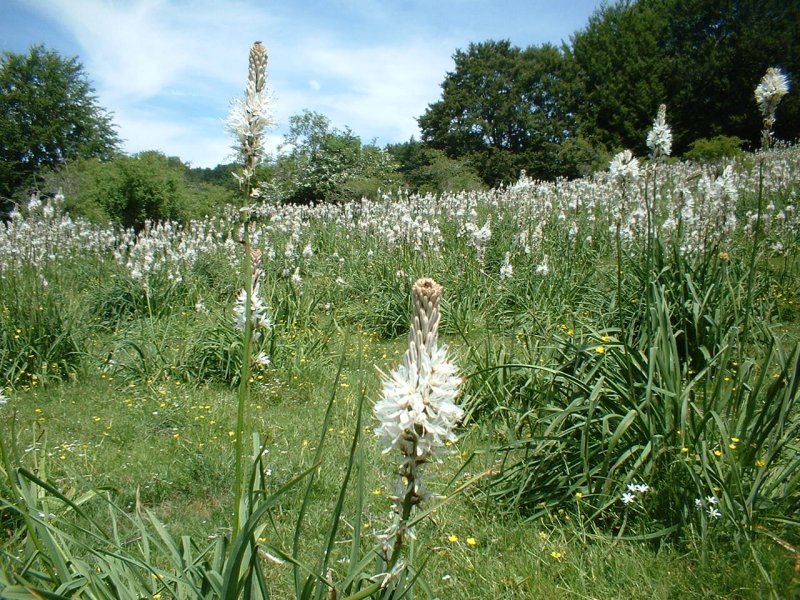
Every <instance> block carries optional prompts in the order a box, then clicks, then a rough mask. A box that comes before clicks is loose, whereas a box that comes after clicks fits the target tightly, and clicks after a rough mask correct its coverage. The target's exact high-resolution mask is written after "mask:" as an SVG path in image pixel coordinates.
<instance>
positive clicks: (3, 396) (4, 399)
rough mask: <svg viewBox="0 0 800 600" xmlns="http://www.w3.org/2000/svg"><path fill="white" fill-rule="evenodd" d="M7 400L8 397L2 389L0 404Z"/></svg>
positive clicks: (0, 391)
mask: <svg viewBox="0 0 800 600" xmlns="http://www.w3.org/2000/svg"><path fill="white" fill-rule="evenodd" d="M6 402H8V398H7V397H6V395H5V394H3V392H2V390H0V406H3V404H5V403H6Z"/></svg>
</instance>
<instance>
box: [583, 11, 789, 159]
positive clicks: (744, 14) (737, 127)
mask: <svg viewBox="0 0 800 600" xmlns="http://www.w3.org/2000/svg"><path fill="white" fill-rule="evenodd" d="M571 42H572V43H571V49H570V57H571V59H572V60H573V61H574V67H575V69H576V70H575V80H576V81H578V82H579V84H580V87H579V90H578V94H577V96H576V98H577V99H578V102H576V103H575V104H574V105H573V106H572V107H571V111H572V112H574V113H575V114H576V115H577V118H578V122H579V132H580V133H581V135H583V136H584V137H585V138H587V139H591V140H593V141H594V142H595V143H597V144H600V145H604V146H606V147H608V148H609V149H619V148H622V147H626V148H630V149H632V150H634V151H636V152H637V153H639V154H645V153H646V152H647V149H646V147H645V139H646V136H647V132H648V130H649V128H650V127H651V125H652V121H653V118H654V116H655V114H656V111H657V109H658V106H659V104H662V103H666V105H667V120H668V122H669V123H670V125H671V126H672V130H673V135H674V139H673V152H674V153H676V154H681V153H683V152H685V151H686V150H687V149H688V148H690V146H691V143H692V142H693V141H694V140H696V139H699V138H716V137H718V136H735V137H739V138H742V139H743V140H747V141H749V142H750V145H751V147H757V146H758V143H759V136H760V131H761V122H760V115H759V112H758V108H757V106H756V103H755V101H754V99H753V90H754V88H755V86H756V84H757V83H758V82H759V80H760V79H761V77H762V76H763V75H764V73H765V72H766V70H767V68H768V67H773V66H775V67H781V68H782V70H783V71H784V72H785V73H788V74H789V75H790V77H794V78H796V77H797V76H798V74H800V3H798V2H796V1H795V2H787V1H786V0H638V1H637V2H632V1H630V0H627V1H621V2H617V3H616V4H614V5H610V6H608V5H607V6H603V7H602V8H600V9H599V10H598V11H597V12H596V13H595V14H594V15H593V16H592V17H591V18H590V20H589V23H588V25H587V26H586V28H585V29H583V30H581V31H579V32H577V33H575V34H574V35H573V36H572V39H571ZM779 112H780V114H779V118H778V121H777V124H776V134H777V136H778V137H780V138H783V139H786V140H794V139H796V138H797V136H798V135H800V97H798V94H789V96H788V97H787V98H786V99H785V101H784V102H782V103H781V107H780V109H779Z"/></svg>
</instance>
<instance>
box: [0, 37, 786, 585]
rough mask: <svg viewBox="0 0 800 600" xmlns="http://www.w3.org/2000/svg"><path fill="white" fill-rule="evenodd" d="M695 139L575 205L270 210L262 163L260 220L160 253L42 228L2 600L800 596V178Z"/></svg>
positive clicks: (27, 209) (19, 405) (3, 256)
mask: <svg viewBox="0 0 800 600" xmlns="http://www.w3.org/2000/svg"><path fill="white" fill-rule="evenodd" d="M259 46H260V45H258V44H257V45H256V46H254V49H253V51H252V53H251V83H252V85H251V86H250V87H251V88H252V89H250V88H248V101H250V99H251V98H250V96H253V97H254V98H255V99H257V94H258V93H259V88H258V86H259V85H262V86H263V76H261V78H259V77H258V76H257V75H258V73H259V72H261V71H259V69H262V70H263V69H265V61H266V54H265V52H263V48H262V49H261V52H262V54H263V56H262V54H259ZM259 57H261V58H259ZM259 60H261V61H262V62H263V63H264V64H261V66H260V67H259V64H260V63H259V62H258V61H259ZM254 65H255V66H254ZM253 73H256V75H253ZM259 82H260V83H259ZM784 93H785V92H784ZM237 106H238V105H237ZM247 107H248V105H247V102H245V103H243V104H242V105H241V106H240V107H239V109H240V110H243V111H245V112H244V113H243V115H244V116H243V117H242V119H239V121H237V123H239V126H240V127H245V126H247V127H250V126H252V127H256V128H258V127H259V126H260V125H258V122H256V123H255V124H253V122H252V119H251V120H250V121H248V120H247V119H246V118H245V117H247V118H251V117H252V115H253V114H257V112H258V111H257V110H256V108H257V107H256V108H253V107H252V106H251V107H250V108H249V109H248V108H247ZM247 110H250V112H247ZM772 111H773V113H774V107H773V108H772ZM248 115H249V116H248ZM256 121H257V119H256ZM248 123H249V125H248ZM262 125H263V124H262ZM245 133H247V131H245ZM668 133H669V132H668V129H667V128H666V124H665V123H664V116H663V110H662V111H661V112H660V113H659V117H658V118H657V120H656V122H655V124H654V128H653V134H652V136H651V137H652V139H650V138H649V139H648V143H649V145H650V147H651V149H652V150H653V152H652V154H651V157H650V158H649V159H648V160H642V161H641V162H640V161H639V160H638V159H637V158H636V157H634V156H633V155H632V154H631V153H630V152H627V151H626V152H621V153H620V154H618V155H617V156H616V157H615V158H614V160H613V161H612V162H611V165H610V167H609V169H608V170H607V171H604V172H601V173H596V174H594V175H593V176H592V177H589V178H584V179H579V180H572V181H555V182H540V181H533V180H531V179H528V178H527V177H525V176H522V177H521V178H520V179H519V180H518V181H517V182H515V183H514V184H513V185H509V186H507V187H503V188H499V189H493V190H489V191H484V192H465V193H452V194H443V195H440V196H418V195H411V194H408V193H405V192H403V191H387V192H386V193H385V194H383V195H382V196H381V197H380V198H377V199H374V200H372V199H363V200H361V201H360V202H351V203H347V204H342V205H322V206H295V205H270V204H265V203H262V202H259V201H257V200H256V201H253V199H257V198H258V196H259V193H258V189H257V187H255V184H253V183H252V182H250V179H249V176H248V173H252V166H253V164H254V163H253V161H254V160H255V153H253V152H250V153H248V151H247V149H248V148H250V146H248V145H247V144H250V142H251V141H252V140H253V139H255V140H257V139H258V137H259V136H258V132H256V133H253V132H250V135H249V137H248V135H243V138H242V139H243V141H242V148H243V165H244V168H243V171H242V174H240V175H238V177H239V178H240V179H241V180H242V181H243V183H244V190H245V194H244V195H245V197H246V198H247V199H248V202H247V204H246V206H242V207H227V208H225V209H224V210H222V211H221V213H220V214H219V215H218V216H217V217H215V218H210V219H206V220H203V221H197V222H191V223H182V224H181V223H173V222H160V223H150V224H148V225H147V226H146V227H145V228H144V229H143V230H141V231H133V230H120V229H119V228H115V227H112V226H109V225H97V224H93V223H90V222H88V221H84V220H80V219H74V218H72V217H71V216H70V215H69V214H66V213H65V212H64V210H63V198H61V196H60V195H58V194H56V195H54V196H53V197H47V198H44V197H33V198H31V199H30V200H29V202H27V204H26V205H25V206H22V207H20V208H19V209H18V210H16V211H15V212H14V213H13V214H12V215H11V218H10V220H9V221H8V222H7V223H4V225H3V227H2V228H1V229H0V386H2V387H1V388H0V431H2V438H0V440H1V441H2V442H1V443H0V450H2V452H0V458H1V459H2V464H0V469H1V471H2V472H1V473H0V475H2V476H1V477H0V527H1V528H2V530H3V532H4V537H3V539H2V541H0V594H2V595H3V597H7V598H10V599H16V598H28V597H35V598H44V597H46V598H72V597H80V598H109V599H111V598H131V599H134V598H143V597H147V598H149V597H152V598H231V599H233V598H239V597H245V598H266V597H269V595H270V594H272V595H273V596H277V597H289V596H294V597H297V598H311V597H314V598H323V597H329V598H350V599H356V598H367V597H382V598H399V597H403V596H404V595H406V594H410V593H412V591H416V593H417V594H418V595H424V596H425V597H429V598H434V597H442V598H444V597H447V598H463V597H480V596H489V597H508V598H530V597H551V596H553V595H555V594H563V593H566V594H567V595H570V594H572V595H580V596H581V597H608V598H612V597H623V596H632V597H664V598H667V597H676V596H679V597H692V595H694V596H693V597H711V596H725V597H765V596H772V597H790V596H791V595H792V594H796V593H797V592H798V590H800V588H799V587H798V585H800V584H799V582H798V565H800V552H799V551H798V547H800V532H799V530H798V525H800V520H798V514H800V488H798V483H799V482H800V414H798V399H799V397H800V354H798V341H800V327H798V321H799V320H800V306H799V305H798V302H800V277H799V276H798V275H800V265H798V254H797V251H796V248H797V247H798V241H800V214H799V213H800V211H798V208H797V202H798V194H800V148H798V147H797V146H786V147H774V148H771V149H768V150H765V151H762V152H758V153H755V154H744V153H743V154H741V155H740V156H738V157H736V158H733V159H730V160H726V161H721V162H719V163H715V164H706V163H704V164H692V163H687V162H680V161H677V160H671V159H669V158H668V156H667V155H668V154H669V151H668V146H669V143H668V142H669V141H670V139H671V138H670V137H669V136H668V135H667V134H668ZM765 142H766V143H765V147H769V146H772V145H774V144H772V143H771V142H772V140H771V139H770V138H769V136H768V135H767V136H766V137H765ZM251 149H252V148H251ZM248 161H250V162H248ZM405 339H407V340H408V341H407V343H406V342H405V341H404V340H405ZM445 342H446V344H445ZM374 367H378V370H379V371H378V373H377V374H376V372H375V369H374ZM376 434H377V435H376ZM251 440H252V442H251ZM315 440H316V441H315ZM397 455H399V456H397ZM448 482H449V483H448ZM370 490H373V491H372V492H371V493H370ZM187 530H188V531H189V533H186V534H184V533H183V532H184V531H187ZM457 531H458V532H461V537H459V535H458V533H457ZM479 531H480V532H479ZM462 539H463V540H464V541H463V542H462V541H461V540H462ZM309 546H313V547H314V548H316V549H314V550H309V549H308V547H309ZM609 561H616V562H613V564H614V565H615V566H614V567H613V568H608V569H605V570H604V569H603V568H601V566H600V565H605V564H607V563H608V564H612V563H609ZM429 563H430V564H429ZM642 565H647V567H648V568H647V569H642V568H641V567H642ZM654 565H655V566H654ZM428 572H430V574H428Z"/></svg>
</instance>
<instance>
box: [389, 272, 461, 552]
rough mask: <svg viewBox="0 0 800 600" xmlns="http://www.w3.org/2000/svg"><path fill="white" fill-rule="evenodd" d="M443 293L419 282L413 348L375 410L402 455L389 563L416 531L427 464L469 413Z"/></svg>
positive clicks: (433, 285) (451, 439) (411, 335)
mask: <svg viewBox="0 0 800 600" xmlns="http://www.w3.org/2000/svg"><path fill="white" fill-rule="evenodd" d="M441 296H442V286H440V285H439V284H438V283H436V282H435V281H434V280H433V279H419V280H417V281H416V283H414V285H413V288H412V321H411V330H410V332H409V338H408V349H407V350H406V353H405V355H404V357H403V362H402V363H401V364H400V365H399V366H398V367H397V368H396V369H395V370H393V371H392V372H391V373H390V374H389V375H386V374H384V373H381V376H382V378H383V397H382V399H381V400H380V401H379V402H377V403H376V405H375V409H374V413H375V417H376V418H377V419H378V421H379V422H380V425H379V426H378V427H377V429H376V433H377V434H378V436H379V437H380V438H381V440H382V442H383V444H384V445H385V450H384V452H390V451H391V450H394V449H397V450H399V451H400V453H401V455H402V459H401V463H400V469H399V475H400V480H401V487H400V489H399V491H398V493H397V495H395V496H394V497H393V501H394V510H395V512H396V513H397V514H398V516H399V522H398V523H397V525H396V527H394V528H393V530H390V534H389V535H390V536H391V535H393V536H394V543H393V548H392V553H391V558H389V556H388V547H387V548H386V550H387V556H386V560H387V562H388V563H389V567H390V568H393V567H394V566H395V565H396V564H397V560H398V558H399V554H400V553H399V550H400V548H401V547H402V545H403V542H404V540H405V538H406V537H407V536H409V535H412V534H411V532H410V531H409V527H408V522H409V519H410V516H411V511H412V510H413V507H414V506H417V505H419V504H420V503H421V502H423V501H424V500H425V499H426V498H427V497H429V494H428V493H427V492H426V491H425V490H424V488H423V486H422V468H423V466H424V465H425V464H426V463H428V462H430V461H431V459H434V458H435V457H436V456H437V454H438V453H439V452H440V451H441V449H442V448H443V447H444V446H445V445H446V444H448V443H452V442H454V441H456V439H457V438H456V435H455V433H454V432H453V430H454V428H455V426H456V424H457V423H458V422H459V421H460V420H461V419H462V418H463V416H464V411H463V409H462V408H461V407H460V406H459V405H457V404H456V399H457V397H458V393H459V386H460V384H461V377H459V376H458V375H457V374H456V366H455V365H454V364H453V363H452V362H450V361H449V360H448V357H447V347H446V346H439V342H438V328H439V318H440V312H439V302H440V300H441Z"/></svg>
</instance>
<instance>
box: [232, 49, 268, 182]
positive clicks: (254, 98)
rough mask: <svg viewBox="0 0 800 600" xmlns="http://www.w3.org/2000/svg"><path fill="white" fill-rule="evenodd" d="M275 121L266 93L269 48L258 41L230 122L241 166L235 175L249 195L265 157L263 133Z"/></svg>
mask: <svg viewBox="0 0 800 600" xmlns="http://www.w3.org/2000/svg"><path fill="white" fill-rule="evenodd" d="M274 124H275V121H274V119H273V116H272V99H271V98H270V97H269V95H268V94H267V49H266V48H265V47H264V45H263V44H262V43H261V42H256V43H255V44H253V46H252V48H250V60H249V66H248V73H247V86H246V87H245V94H244V98H243V99H242V98H236V99H234V100H233V102H232V103H231V110H230V113H229V115H228V121H227V126H228V129H229V130H230V131H231V133H233V135H234V137H235V138H236V143H235V144H234V150H235V151H236V153H237V162H238V163H239V164H241V165H242V172H241V174H235V176H236V179H237V180H238V181H239V184H240V186H241V187H242V188H243V189H246V190H247V191H248V194H249V192H250V190H251V189H252V186H251V182H252V178H253V175H254V173H255V168H256V166H257V165H258V163H259V162H260V161H261V160H262V159H263V158H264V132H265V131H266V129H267V128H268V127H271V126H272V125H274Z"/></svg>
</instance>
